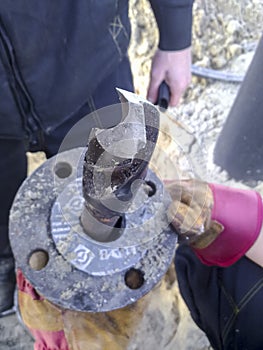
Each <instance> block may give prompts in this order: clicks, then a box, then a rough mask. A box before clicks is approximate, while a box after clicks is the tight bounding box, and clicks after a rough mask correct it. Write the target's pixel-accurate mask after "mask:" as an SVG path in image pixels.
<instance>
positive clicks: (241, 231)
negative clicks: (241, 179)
mask: <svg viewBox="0 0 263 350" xmlns="http://www.w3.org/2000/svg"><path fill="white" fill-rule="evenodd" d="M166 184H167V186H166V187H167V190H168V191H169V192H170V195H171V197H172V200H173V202H172V204H171V206H170V208H169V212H168V216H169V219H170V220H171V222H172V225H173V226H174V227H175V229H176V231H177V233H178V235H179V243H180V242H182V241H184V242H185V241H186V242H187V243H188V244H189V245H190V246H191V247H192V248H193V249H194V251H195V253H196V255H197V256H198V257H199V259H200V260H201V261H202V262H203V263H204V264H207V265H218V266H222V267H226V266H229V265H232V264H234V263H235V262H236V261H237V260H238V259H240V258H241V257H242V256H243V255H245V254H246V252H247V251H248V250H249V249H250V248H251V247H252V245H253V244H254V242H255V241H256V239H257V238H258V235H259V233H260V230H261V226H262V218H263V205H262V199H261V197H260V195H259V194H258V193H257V192H255V191H252V190H240V189H234V188H229V187H226V186H222V185H215V184H207V183H206V182H203V181H199V180H194V179H193V180H184V181H166Z"/></svg>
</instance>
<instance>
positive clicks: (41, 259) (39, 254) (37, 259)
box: [29, 250, 49, 271]
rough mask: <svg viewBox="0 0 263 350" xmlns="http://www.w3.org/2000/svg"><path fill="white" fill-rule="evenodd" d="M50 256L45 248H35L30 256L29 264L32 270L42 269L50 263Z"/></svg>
mask: <svg viewBox="0 0 263 350" xmlns="http://www.w3.org/2000/svg"><path fill="white" fill-rule="evenodd" d="M48 260H49V256H48V253H47V252H46V251H45V250H35V251H34V252H33V253H31V255H30V257H29V266H30V267H31V269H32V270H35V271H40V270H42V269H43V268H44V267H45V266H46V265H47V263H48Z"/></svg>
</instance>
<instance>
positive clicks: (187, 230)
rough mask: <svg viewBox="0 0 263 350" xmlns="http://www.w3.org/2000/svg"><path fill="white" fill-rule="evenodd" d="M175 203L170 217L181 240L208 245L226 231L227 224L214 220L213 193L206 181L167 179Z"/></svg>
mask: <svg viewBox="0 0 263 350" xmlns="http://www.w3.org/2000/svg"><path fill="white" fill-rule="evenodd" d="M165 183H166V189H167V190H168V192H169V193H170V195H171V198H172V204H171V205H170V207H169V211H168V217H169V220H170V222H171V223H172V225H173V226H174V228H175V229H176V231H177V233H178V236H179V243H182V242H187V243H189V244H190V245H191V246H193V247H194V248H205V247H207V246H208V245H209V244H210V243H211V242H213V241H214V240H215V239H216V237H217V236H218V235H219V234H220V233H221V232H222V231H223V226H222V225H221V224H219V223H218V222H216V221H213V220H211V213H212V208H213V205H214V200H213V193H212V191H211V189H210V187H209V186H208V184H207V183H206V182H203V181H199V180H195V179H191V180H181V181H179V180H175V181H166V182H165Z"/></svg>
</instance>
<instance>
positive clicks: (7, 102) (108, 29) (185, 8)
mask: <svg viewBox="0 0 263 350" xmlns="http://www.w3.org/2000/svg"><path fill="white" fill-rule="evenodd" d="M151 4H152V6H153V9H154V12H155V15H156V18H157V22H158V25H159V28H160V34H161V35H160V45H159V46H160V48H162V49H164V50H173V49H181V48H184V47H187V46H189V45H190V40H191V8H192V0H152V1H151ZM175 23H176V25H175ZM171 27H172V28H173V29H172V30H171ZM129 40H130V22H129V18H128V0H103V1H102V0H55V1H54V0H44V1H40V0H16V1H15V0H1V1H0V135H1V137H5V138H16V139H22V138H24V137H25V135H26V134H28V133H30V131H31V130H33V129H35V128H41V129H42V130H43V131H44V132H46V133H49V132H50V131H52V130H53V129H54V128H56V126H58V125H59V124H61V123H62V122H63V121H65V120H67V119H68V118H70V117H71V116H73V115H74V113H76V112H77V111H78V110H79V109H80V107H81V106H83V104H84V103H85V102H86V101H87V99H88V96H89V95H91V94H92V92H93V91H94V90H95V88H96V87H97V86H98V84H99V83H100V82H101V81H102V80H103V79H104V78H105V77H106V76H107V75H108V74H109V73H111V72H112V71H113V70H114V69H115V68H116V67H117V65H118V64H119V62H120V61H121V60H122V58H123V56H124V55H126V53H127V48H128V45H129Z"/></svg>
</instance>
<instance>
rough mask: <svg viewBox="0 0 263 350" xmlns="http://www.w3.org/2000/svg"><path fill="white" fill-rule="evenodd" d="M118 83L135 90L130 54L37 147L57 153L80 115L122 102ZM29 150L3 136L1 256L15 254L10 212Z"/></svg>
mask: <svg viewBox="0 0 263 350" xmlns="http://www.w3.org/2000/svg"><path fill="white" fill-rule="evenodd" d="M116 87H119V88H122V89H125V90H129V91H133V81H132V74H131V69H130V63H129V60H128V58H125V59H124V60H123V61H122V62H121V63H120V65H119V66H118V68H117V70H116V71H114V72H113V73H112V74H111V75H110V76H108V77H107V78H106V79H105V80H104V81H103V82H102V83H101V84H100V85H99V87H98V88H97V89H96V91H95V92H94V94H93V95H92V96H89V97H88V99H87V103H86V104H85V105H84V106H83V107H82V108H81V109H80V110H79V112H78V113H77V114H76V115H75V116H74V117H72V118H71V119H69V120H67V121H66V122H64V123H62V124H61V125H60V126H59V127H57V128H56V129H54V130H52V132H50V133H49V134H47V133H45V132H43V131H41V132H40V134H41V138H39V141H38V145H37V147H36V145H35V146H34V150H39V151H44V152H45V153H46V156H47V157H48V158H49V157H51V156H53V155H55V154H56V153H57V152H58V150H59V147H60V144H61V142H62V140H63V139H64V137H65V135H66V134H67V133H68V131H69V130H70V129H71V128H72V127H73V125H74V124H75V123H77V122H78V121H79V120H80V119H81V118H83V117H84V116H85V115H87V114H89V113H91V112H93V111H95V110H97V109H99V108H102V107H104V106H108V105H112V104H116V103H118V102H119V98H118V95H117V92H116V90H115V88H116ZM65 98H66V97H65ZM104 117H105V113H104V114H103V118H104ZM98 118H99V116H98ZM105 122H107V121H105ZM104 124H105V123H104V122H103V120H101V121H100V120H98V125H97V126H103V125H104ZM106 125H107V123H106ZM92 126H95V125H92ZM88 128H89V126H87V130H86V132H87V133H89V130H88ZM83 146H84V145H83ZM27 150H28V149H26V146H25V143H24V141H23V140H7V139H0V159H1V162H0V195H1V210H0V258H1V257H9V256H10V255H11V254H12V253H11V250H10V244H9V239H8V216H9V211H10V208H11V205H12V202H13V199H14V196H15V194H16V192H17V190H18V188H19V186H20V185H21V183H22V181H23V180H24V179H25V177H26V174H27V159H26V151H27ZM30 150H31V149H29V151H30Z"/></svg>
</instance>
